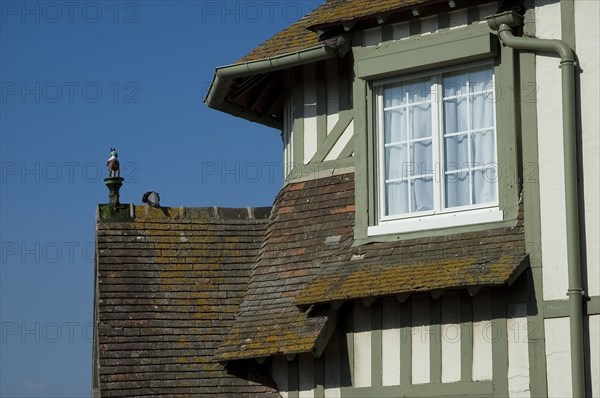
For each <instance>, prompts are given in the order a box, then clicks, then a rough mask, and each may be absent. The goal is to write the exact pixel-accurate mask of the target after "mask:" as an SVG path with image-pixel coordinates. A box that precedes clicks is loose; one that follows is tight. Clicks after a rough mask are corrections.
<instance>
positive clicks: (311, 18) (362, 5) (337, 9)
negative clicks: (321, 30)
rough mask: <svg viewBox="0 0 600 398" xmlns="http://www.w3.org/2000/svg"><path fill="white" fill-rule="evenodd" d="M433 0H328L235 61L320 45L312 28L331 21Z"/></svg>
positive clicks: (332, 22)
mask: <svg viewBox="0 0 600 398" xmlns="http://www.w3.org/2000/svg"><path fill="white" fill-rule="evenodd" d="M431 2H433V1H432V0H385V1H373V0H328V1H326V2H325V3H323V4H322V5H320V6H319V7H317V8H316V9H314V10H313V11H311V12H310V13H308V14H307V15H305V16H304V17H303V18H301V19H300V20H299V21H298V22H296V23H294V24H292V25H290V26H289V27H287V28H285V29H284V30H282V31H281V32H279V33H277V34H275V35H274V36H273V37H271V38H270V39H268V40H266V41H265V42H263V43H262V44H261V45H259V46H258V47H256V48H255V49H254V50H252V51H251V52H250V53H248V54H247V55H246V56H244V57H243V58H241V59H240V60H239V61H238V62H239V63H242V62H250V61H257V60H260V59H266V58H270V57H275V56H279V55H283V54H288V53H293V52H298V51H301V50H306V49H309V48H312V47H315V46H317V45H319V35H318V34H317V33H314V32H312V31H311V30H309V29H311V28H315V27H319V26H328V25H333V24H336V23H339V22H343V21H348V20H359V19H364V18H367V17H370V16H376V15H380V14H385V13H388V12H391V11H394V10H397V9H403V8H407V7H411V6H415V5H418V4H424V3H431Z"/></svg>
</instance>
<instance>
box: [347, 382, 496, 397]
mask: <svg viewBox="0 0 600 398" xmlns="http://www.w3.org/2000/svg"><path fill="white" fill-rule="evenodd" d="M492 392H493V385H492V383H491V382H489V381H483V382H476V381H474V382H456V383H444V384H414V385H407V386H392V387H366V388H356V389H355V396H356V397H361V398H397V397H423V398H430V397H482V396H491V395H492Z"/></svg>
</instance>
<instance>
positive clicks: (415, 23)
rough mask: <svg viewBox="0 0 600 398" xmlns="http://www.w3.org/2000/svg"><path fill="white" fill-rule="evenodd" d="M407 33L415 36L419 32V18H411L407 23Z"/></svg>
mask: <svg viewBox="0 0 600 398" xmlns="http://www.w3.org/2000/svg"><path fill="white" fill-rule="evenodd" d="M408 34H409V35H411V36H416V35H420V34H421V20H420V19H413V20H412V21H410V22H409V23H408Z"/></svg>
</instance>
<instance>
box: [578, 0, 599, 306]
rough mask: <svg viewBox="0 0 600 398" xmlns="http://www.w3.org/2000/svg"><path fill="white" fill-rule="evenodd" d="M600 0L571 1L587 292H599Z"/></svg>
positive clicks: (595, 293) (592, 293)
mask: <svg viewBox="0 0 600 398" xmlns="http://www.w3.org/2000/svg"><path fill="white" fill-rule="evenodd" d="M599 20H600V1H596V0H577V1H575V41H576V53H577V57H578V61H579V67H580V68H581V70H582V72H581V75H580V79H581V84H580V92H581V98H582V101H581V135H582V145H581V148H582V156H583V182H584V192H583V193H584V201H585V205H584V206H583V210H584V211H585V240H586V243H587V247H586V256H585V257H586V260H587V261H586V263H587V280H588V286H587V293H588V294H589V295H590V296H598V295H600V245H599V244H598V242H600V221H599V220H600V116H599V113H600V94H599V93H600V80H599V79H600V61H599V60H600V24H599V23H598V21H599Z"/></svg>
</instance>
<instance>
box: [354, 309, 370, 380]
mask: <svg viewBox="0 0 600 398" xmlns="http://www.w3.org/2000/svg"><path fill="white" fill-rule="evenodd" d="M354 386H355V387H370V386H371V309H370V308H367V307H365V306H363V305H362V303H359V302H356V303H355V304H354Z"/></svg>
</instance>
